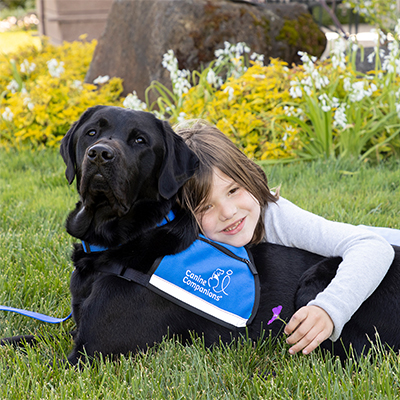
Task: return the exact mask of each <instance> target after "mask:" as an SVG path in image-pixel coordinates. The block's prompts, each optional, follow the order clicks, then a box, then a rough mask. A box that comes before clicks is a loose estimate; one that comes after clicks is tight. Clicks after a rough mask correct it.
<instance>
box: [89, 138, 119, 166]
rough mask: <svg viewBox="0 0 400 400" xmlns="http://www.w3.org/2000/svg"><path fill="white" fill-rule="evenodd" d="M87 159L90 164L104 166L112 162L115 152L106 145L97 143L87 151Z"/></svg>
mask: <svg viewBox="0 0 400 400" xmlns="http://www.w3.org/2000/svg"><path fill="white" fill-rule="evenodd" d="M87 158H88V160H89V161H90V162H91V163H94V164H97V165H104V164H107V163H109V162H112V161H114V159H115V151H114V149H113V148H112V147H111V146H108V145H107V144H103V143H97V144H95V145H93V146H92V147H90V148H89V149H88V151H87Z"/></svg>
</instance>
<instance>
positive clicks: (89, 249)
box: [82, 210, 175, 253]
mask: <svg viewBox="0 0 400 400" xmlns="http://www.w3.org/2000/svg"><path fill="white" fill-rule="evenodd" d="M174 218H175V214H174V212H173V211H172V210H170V212H169V213H168V215H167V216H166V217H165V218H164V219H163V220H162V221H161V222H160V223H159V224H158V225H157V227H160V226H163V225H165V224H167V223H168V222H171V221H173V220H174ZM82 246H83V250H84V252H85V253H97V252H100V251H106V250H108V247H102V246H97V245H94V244H89V243H87V242H85V241H83V240H82Z"/></svg>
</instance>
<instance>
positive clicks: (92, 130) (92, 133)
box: [87, 129, 96, 136]
mask: <svg viewBox="0 0 400 400" xmlns="http://www.w3.org/2000/svg"><path fill="white" fill-rule="evenodd" d="M87 134H88V135H89V136H94V135H95V134H96V130H95V129H91V130H90V131H88V133H87Z"/></svg>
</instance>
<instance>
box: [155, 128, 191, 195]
mask: <svg viewBox="0 0 400 400" xmlns="http://www.w3.org/2000/svg"><path fill="white" fill-rule="evenodd" d="M159 125H160V129H161V130H162V133H163V138H164V145H165V152H164V159H163V163H162V165H161V169H160V175H159V179H158V189H159V192H160V194H161V196H162V197H164V198H165V199H170V198H171V197H172V196H174V195H175V194H176V193H177V192H178V190H179V189H180V187H181V186H182V185H183V184H184V183H185V182H186V181H187V180H188V179H189V178H191V177H192V176H193V174H194V172H195V171H196V169H197V167H198V163H199V160H198V158H197V156H196V155H195V154H194V153H193V151H192V150H190V149H189V147H188V146H187V145H186V143H185V142H184V141H183V139H182V138H181V137H180V136H178V135H177V134H176V133H175V132H174V131H173V130H172V128H171V126H170V125H169V124H168V123H167V122H165V121H159Z"/></svg>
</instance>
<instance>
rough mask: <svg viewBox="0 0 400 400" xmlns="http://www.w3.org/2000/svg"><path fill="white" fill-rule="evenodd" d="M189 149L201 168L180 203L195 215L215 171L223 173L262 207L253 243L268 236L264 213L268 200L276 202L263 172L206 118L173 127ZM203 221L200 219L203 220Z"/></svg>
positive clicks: (187, 183)
mask: <svg viewBox="0 0 400 400" xmlns="http://www.w3.org/2000/svg"><path fill="white" fill-rule="evenodd" d="M174 130H175V132H176V133H177V134H178V135H179V136H181V137H182V138H183V140H184V141H185V143H186V144H187V145H188V146H189V148H190V149H191V150H192V151H193V152H194V153H195V154H196V155H197V157H198V158H199V161H200V162H199V167H198V169H197V170H196V172H195V174H194V175H193V177H192V178H191V179H189V180H188V181H187V182H186V183H185V185H184V186H183V188H182V191H181V198H180V201H181V203H182V204H183V205H184V206H186V207H187V208H188V209H189V210H190V211H191V212H192V213H193V215H195V216H196V213H198V210H200V209H201V208H202V206H204V205H205V204H206V203H207V201H208V199H209V196H210V194H211V186H212V181H213V172H214V171H213V170H214V168H218V169H219V170H220V171H221V172H223V173H224V174H225V175H227V176H228V177H229V178H231V179H232V180H233V181H235V182H236V183H237V184H238V185H240V186H242V187H243V188H245V189H246V190H247V191H248V192H249V193H251V194H252V195H253V196H254V197H255V199H256V200H257V201H258V203H259V204H260V207H261V215H260V220H259V222H258V224H257V226H256V228H255V231H254V236H253V238H252V240H251V244H256V243H259V242H261V241H262V240H263V239H264V236H265V226H264V214H265V212H264V211H265V208H266V207H267V205H268V203H269V202H276V200H277V197H276V196H274V195H273V194H272V193H271V192H270V190H269V188H268V183H267V177H266V175H265V173H264V171H263V170H262V169H261V167H260V166H258V165H257V164H256V163H255V162H253V161H252V160H250V159H249V158H248V157H247V156H246V155H245V154H244V153H242V152H241V151H240V150H239V149H238V148H237V147H236V146H235V145H234V144H233V142H232V141H231V140H230V139H229V138H228V137H227V136H225V135H224V134H223V133H222V132H221V131H220V130H219V129H217V128H216V127H215V126H212V125H210V124H208V123H207V122H206V121H202V120H195V121H187V122H185V123H184V124H181V125H177V126H175V127H174ZM200 222H201V221H200Z"/></svg>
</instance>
